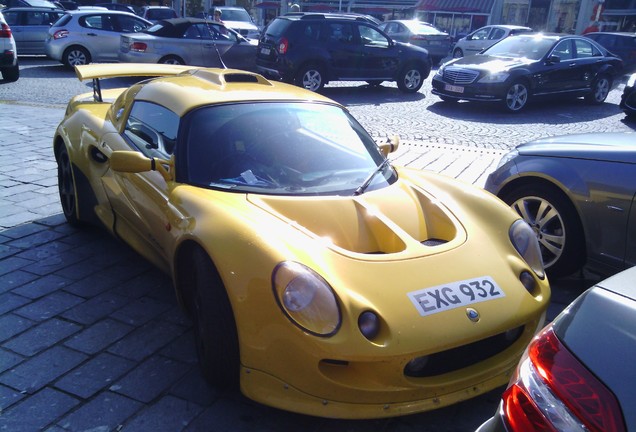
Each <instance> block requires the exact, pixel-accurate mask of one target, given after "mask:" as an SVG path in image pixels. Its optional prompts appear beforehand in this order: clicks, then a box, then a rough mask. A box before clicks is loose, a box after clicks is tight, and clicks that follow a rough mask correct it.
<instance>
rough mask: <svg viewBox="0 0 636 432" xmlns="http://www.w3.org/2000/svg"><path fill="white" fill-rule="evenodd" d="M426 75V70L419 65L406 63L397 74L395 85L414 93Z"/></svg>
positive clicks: (404, 90)
mask: <svg viewBox="0 0 636 432" xmlns="http://www.w3.org/2000/svg"><path fill="white" fill-rule="evenodd" d="M427 75H428V74H426V71H425V70H423V69H422V68H421V66H418V65H416V64H408V65H406V66H405V67H404V69H402V72H400V74H399V75H398V79H397V86H398V88H399V89H400V90H402V91H403V92H406V93H415V92H416V91H418V90H419V89H420V88H421V87H422V84H424V79H425V77H426V76H427Z"/></svg>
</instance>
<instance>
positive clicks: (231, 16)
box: [221, 9, 252, 23]
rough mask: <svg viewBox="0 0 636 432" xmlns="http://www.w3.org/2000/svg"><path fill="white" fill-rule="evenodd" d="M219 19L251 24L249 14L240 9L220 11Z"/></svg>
mask: <svg viewBox="0 0 636 432" xmlns="http://www.w3.org/2000/svg"><path fill="white" fill-rule="evenodd" d="M221 19H222V20H223V21H243V22H249V23H251V22H252V18H251V17H250V14H248V13H247V11H246V10H240V9H223V10H222V11H221Z"/></svg>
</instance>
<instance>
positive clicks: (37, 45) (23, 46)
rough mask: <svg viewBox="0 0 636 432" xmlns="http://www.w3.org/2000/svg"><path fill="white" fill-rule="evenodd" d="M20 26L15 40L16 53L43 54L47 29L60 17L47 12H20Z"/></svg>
mask: <svg viewBox="0 0 636 432" xmlns="http://www.w3.org/2000/svg"><path fill="white" fill-rule="evenodd" d="M20 14H21V15H22V17H21V23H22V25H21V26H20V28H19V31H18V33H19V38H20V43H18V39H17V38H16V44H17V45H18V52H19V53H20V54H35V55H37V54H45V50H44V42H45V41H46V38H47V36H48V33H49V28H51V24H53V23H54V22H55V21H57V19H58V18H59V17H60V16H61V15H62V13H59V12H47V11H38V10H34V11H22V12H21V13H20Z"/></svg>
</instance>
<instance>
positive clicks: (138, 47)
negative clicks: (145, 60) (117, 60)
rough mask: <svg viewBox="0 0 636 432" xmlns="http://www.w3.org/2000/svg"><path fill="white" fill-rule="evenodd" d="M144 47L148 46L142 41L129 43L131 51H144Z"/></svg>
mask: <svg viewBox="0 0 636 432" xmlns="http://www.w3.org/2000/svg"><path fill="white" fill-rule="evenodd" d="M146 48H148V45H147V44H145V43H143V42H133V43H132V44H131V45H130V50H131V51H138V52H146Z"/></svg>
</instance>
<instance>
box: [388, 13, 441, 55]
mask: <svg viewBox="0 0 636 432" xmlns="http://www.w3.org/2000/svg"><path fill="white" fill-rule="evenodd" d="M379 27H380V28H381V29H382V30H384V32H385V33H386V34H388V35H389V36H391V38H392V39H393V40H396V41H400V42H404V43H410V44H412V45H417V46H419V47H422V48H424V49H426V50H427V51H428V55H429V56H430V57H431V60H432V61H433V64H437V63H439V61H440V60H441V59H443V58H444V57H447V56H448V55H450V49H451V37H450V35H449V34H448V33H446V32H443V31H441V30H439V29H437V28H435V26H433V25H431V24H428V23H425V22H422V21H417V20H393V21H385V22H383V23H382V24H380V25H379Z"/></svg>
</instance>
